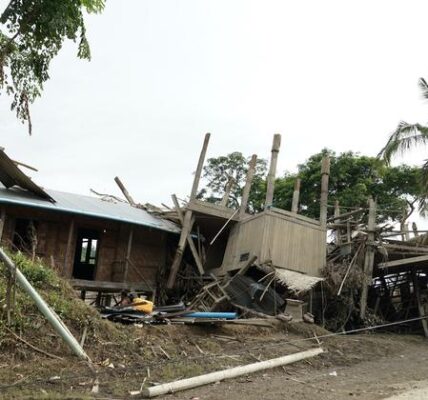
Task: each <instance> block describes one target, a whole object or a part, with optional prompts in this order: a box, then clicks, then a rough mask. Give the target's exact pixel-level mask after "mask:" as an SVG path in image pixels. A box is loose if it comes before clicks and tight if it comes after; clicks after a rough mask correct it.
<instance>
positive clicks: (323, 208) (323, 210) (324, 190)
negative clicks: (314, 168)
mask: <svg viewBox="0 0 428 400" xmlns="http://www.w3.org/2000/svg"><path fill="white" fill-rule="evenodd" d="M329 176H330V157H329V156H325V157H323V159H322V162H321V197H320V224H321V226H322V227H324V228H326V227H327V199H328V180H329Z"/></svg>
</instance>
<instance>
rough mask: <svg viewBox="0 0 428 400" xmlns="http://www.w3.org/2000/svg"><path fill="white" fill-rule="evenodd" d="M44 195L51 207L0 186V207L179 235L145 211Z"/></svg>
mask: <svg viewBox="0 0 428 400" xmlns="http://www.w3.org/2000/svg"><path fill="white" fill-rule="evenodd" d="M46 192H47V194H48V195H49V196H51V197H52V198H54V199H55V203H50V202H47V201H46V200H42V199H40V198H39V197H37V196H36V195H34V194H33V193H30V192H28V191H25V190H22V189H19V188H10V189H6V188H5V187H4V186H2V185H1V184H0V204H15V205H21V206H25V207H35V208H39V209H44V210H50V211H57V212H62V213H71V214H78V215H85V216H89V217H96V218H105V219H109V220H114V221H120V222H125V223H130V224H135V225H142V226H147V227H151V228H155V229H160V230H162V231H167V232H173V233H179V232H180V228H179V227H178V226H177V225H175V224H174V223H172V222H170V221H167V220H164V219H161V218H158V217H156V216H154V215H152V214H149V213H148V212H147V211H145V210H142V209H139V208H135V207H131V206H130V205H129V204H128V203H120V202H115V203H113V202H109V201H105V200H101V199H99V198H96V197H91V196H83V195H79V194H74V193H65V192H59V191H56V190H46Z"/></svg>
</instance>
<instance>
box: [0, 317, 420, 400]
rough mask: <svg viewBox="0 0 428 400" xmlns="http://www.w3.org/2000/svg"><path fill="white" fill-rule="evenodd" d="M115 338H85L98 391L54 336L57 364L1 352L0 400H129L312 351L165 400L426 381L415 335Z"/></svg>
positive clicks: (245, 332)
mask: <svg viewBox="0 0 428 400" xmlns="http://www.w3.org/2000/svg"><path fill="white" fill-rule="evenodd" d="M123 332H124V333H126V334H125V335H124V336H125V339H123V338H120V339H119V338H114V339H112V340H111V341H106V340H105V339H103V340H101V339H100V340H98V342H97V341H95V339H93V341H92V342H90V343H89V344H88V345H87V347H86V350H87V351H88V353H89V354H90V356H91V358H92V359H93V361H94V364H95V366H96V369H97V376H98V388H97V387H96V385H94V383H95V381H94V378H95V377H94V374H93V373H92V372H91V370H90V369H89V368H88V366H87V365H85V363H83V362H79V361H78V360H76V359H75V358H74V357H72V356H70V355H69V354H68V352H67V350H64V349H63V348H62V347H61V346H60V345H59V343H58V339H57V338H55V337H54V336H52V337H50V338H49V342H46V343H45V346H49V347H45V350H48V351H49V352H50V353H54V354H56V355H60V356H62V359H61V360H58V359H52V358H49V357H46V356H42V355H40V354H37V353H35V352H34V351H33V350H32V349H30V348H28V346H26V345H25V344H23V343H14V352H13V353H5V352H3V353H2V354H0V398H4V399H9V398H19V399H25V398H28V399H30V398H31V399H65V398H68V399H90V398H99V399H128V398H131V396H130V391H136V390H138V389H140V387H141V384H142V383H143V382H144V384H145V385H152V384H156V383H163V382H170V381H173V380H176V379H180V378H186V377H190V376H195V375H199V374H203V373H207V372H211V371H216V370H220V369H224V368H229V367H233V366H237V365H243V364H247V363H252V362H255V361H256V360H266V359H269V358H274V357H279V356H282V355H286V354H290V353H295V352H298V351H302V350H305V349H308V348H313V347H318V346H319V345H321V346H322V347H323V348H324V349H325V350H326V352H325V353H324V354H322V355H320V356H317V357H316V358H311V359H308V360H306V361H302V362H299V363H296V364H292V365H289V366H286V367H284V368H277V369H274V370H267V371H264V372H260V373H257V374H254V375H250V376H246V377H241V378H237V379H234V380H230V381H225V382H221V383H217V384H212V385H209V386H205V387H200V388H197V389H192V390H189V391H185V392H179V393H176V394H171V395H167V396H165V397H164V398H165V399H169V400H174V399H189V400H190V399H194V400H196V399H197V398H199V399H200V400H203V399H207V400H214V399H215V400H217V399H236V400H237V399H242V398H244V397H245V398H246V399H247V400H251V399H264V398H266V399H283V398H292V399H293V400H306V399H311V400H312V399H314V398H316V399H320V400H330V399H343V398H345V399H347V398H358V399H361V400H372V399H382V398H388V397H390V396H392V395H395V394H399V393H401V392H405V391H408V390H409V389H414V388H415V389H417V390H419V389H420V387H422V386H423V384H424V382H423V381H424V380H425V379H427V376H428V362H427V360H428V351H427V350H428V349H427V345H428V342H426V340H425V339H423V338H422V337H419V336H416V335H413V336H410V335H408V336H406V335H396V334H386V333H383V334H381V333H376V334H363V335H351V336H336V337H328V338H323V337H322V336H323V335H325V334H328V332H327V331H325V330H323V329H321V328H318V327H316V326H315V325H307V324H291V325H280V326H277V327H276V328H274V329H269V328H254V327H242V326H241V327H237V326H232V327H231V326H225V327H196V326H190V327H188V326H157V327H140V328H136V327H131V326H128V327H123ZM314 335H316V336H317V337H318V339H314V338H313V337H314ZM122 336H123V335H122ZM309 337H310V338H309ZM418 385H419V386H418ZM96 389H98V390H97V392H96V393H95V392H93V390H95V391H96ZM132 398H141V396H134V397H132ZM423 398H425V397H423ZM415 399H416V397H415ZM399 400H401V399H399Z"/></svg>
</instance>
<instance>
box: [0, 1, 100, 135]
mask: <svg viewBox="0 0 428 400" xmlns="http://www.w3.org/2000/svg"><path fill="white" fill-rule="evenodd" d="M103 9H104V0H61V1H57V0H11V1H10V2H9V4H8V6H7V7H6V9H5V10H4V11H3V13H2V14H1V16H0V95H5V94H7V95H10V96H11V97H12V102H11V109H12V110H13V111H15V112H16V115H17V117H18V118H19V119H20V120H21V121H22V122H25V121H27V123H28V130H29V133H30V134H31V132H32V125H31V117H30V109H29V107H30V104H31V103H32V102H33V101H34V100H35V99H36V98H37V97H38V96H40V95H41V92H42V90H43V84H44V83H45V82H46V81H47V80H48V79H49V65H50V62H51V61H52V59H53V58H54V57H55V56H56V55H57V54H58V52H59V50H60V49H61V47H62V45H63V42H64V40H66V39H70V40H73V41H74V42H78V50H77V56H78V57H79V58H82V59H87V60H89V59H90V57H91V53H90V48H89V43H88V40H87V38H86V27H85V23H84V18H83V13H84V11H86V12H88V13H98V12H101V11H102V10H103Z"/></svg>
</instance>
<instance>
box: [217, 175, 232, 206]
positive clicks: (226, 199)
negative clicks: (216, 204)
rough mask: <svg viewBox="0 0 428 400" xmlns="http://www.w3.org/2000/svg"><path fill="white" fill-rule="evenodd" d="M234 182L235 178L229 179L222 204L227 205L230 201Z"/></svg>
mask: <svg viewBox="0 0 428 400" xmlns="http://www.w3.org/2000/svg"><path fill="white" fill-rule="evenodd" d="M234 184H235V179H234V178H232V177H230V178H229V180H228V181H227V184H226V187H225V189H224V196H223V198H222V199H221V202H220V205H221V206H223V207H227V203H228V202H229V196H230V192H231V190H232V188H233V185H234Z"/></svg>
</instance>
